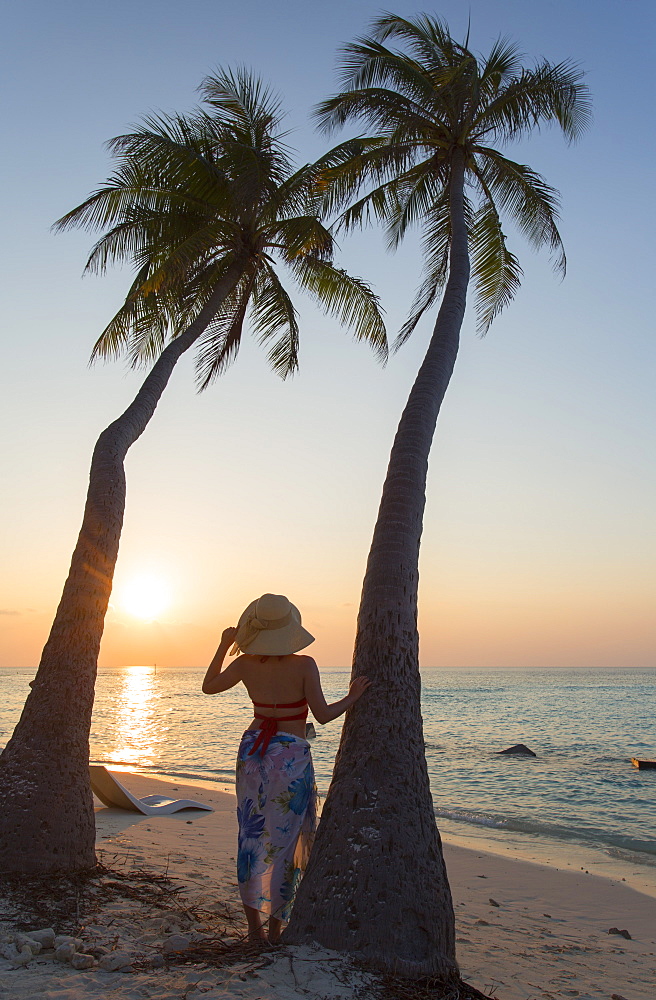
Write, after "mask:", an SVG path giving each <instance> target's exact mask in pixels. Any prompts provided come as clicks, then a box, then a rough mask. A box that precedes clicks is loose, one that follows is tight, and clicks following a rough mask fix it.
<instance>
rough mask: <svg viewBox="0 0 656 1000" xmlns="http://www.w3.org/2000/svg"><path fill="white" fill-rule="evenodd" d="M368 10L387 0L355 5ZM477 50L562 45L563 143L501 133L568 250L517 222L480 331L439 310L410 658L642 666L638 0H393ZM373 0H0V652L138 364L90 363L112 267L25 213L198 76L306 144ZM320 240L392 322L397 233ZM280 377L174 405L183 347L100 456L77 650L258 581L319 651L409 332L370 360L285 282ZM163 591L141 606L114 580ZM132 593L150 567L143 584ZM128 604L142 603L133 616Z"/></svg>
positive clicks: (650, 220)
mask: <svg viewBox="0 0 656 1000" xmlns="http://www.w3.org/2000/svg"><path fill="white" fill-rule="evenodd" d="M385 6H387V5H385ZM389 7H390V9H392V10H393V11H395V12H397V13H401V14H413V13H416V12H417V11H418V10H422V9H424V10H426V11H429V12H432V13H437V14H439V15H441V16H442V17H444V18H445V19H446V20H447V21H448V23H449V25H450V27H451V30H452V32H453V33H454V34H455V36H456V37H464V34H465V32H466V30H467V18H468V12H469V11H470V12H471V36H470V44H471V46H472V47H473V48H474V49H475V50H478V51H487V50H488V49H489V47H490V45H491V43H492V42H493V41H494V39H495V38H496V37H497V36H498V35H510V36H511V37H512V38H513V39H515V40H516V41H517V42H518V43H520V45H521V47H522V49H523V51H524V52H526V53H527V58H529V59H530V58H533V57H538V56H545V57H547V58H549V59H552V60H554V61H557V60H560V59H563V58H568V57H572V58H574V59H577V60H579V61H580V62H581V63H582V65H583V66H584V68H585V69H586V72H587V82H588V83H589V85H590V87H591V89H592V91H593V96H594V102H595V122H594V126H593V128H592V130H591V131H590V132H589V133H588V135H587V137H586V138H585V139H584V140H583V141H582V142H581V143H580V144H578V145H577V146H575V147H569V148H568V147H567V146H566V145H565V143H564V142H563V140H562V139H561V138H560V136H559V135H558V134H556V133H555V132H545V133H543V134H541V135H540V136H537V137H535V138H534V139H533V140H531V141H530V142H528V143H526V144H525V145H523V146H522V147H521V148H520V149H517V150H515V151H514V155H516V156H517V157H518V158H520V159H523V160H524V161H525V162H528V163H530V164H531V165H532V166H533V167H534V168H535V169H537V170H539V171H541V172H542V173H544V174H545V175H546V177H547V179H548V180H549V182H550V183H552V184H553V185H555V186H556V187H558V188H559V189H560V191H561V193H562V199H563V212H562V214H563V219H562V227H561V231H562V234H563V237H564V240H565V245H566V249H567V254H568V262H569V271H568V276H567V278H566V279H565V281H564V282H560V281H559V280H558V279H556V278H555V277H554V276H553V275H552V273H551V271H550V268H549V264H548V262H547V260H546V258H545V259H542V258H540V257H536V256H534V255H533V253H532V251H531V250H530V249H528V248H527V247H526V246H525V245H523V244H522V243H521V241H518V240H515V241H514V243H513V249H515V250H516V251H518V252H519V253H520V257H521V260H522V263H523V265H524V269H525V280H524V285H523V288H522V290H521V291H520V293H519V296H518V298H517V300H516V302H515V303H514V304H513V305H512V306H511V307H510V308H509V309H508V310H507V311H506V312H505V313H504V314H503V315H502V317H501V318H500V319H498V320H497V321H496V322H495V324H494V325H493V327H492V330H491V332H490V333H489V334H488V336H487V338H485V339H483V340H480V339H478V338H477V337H476V335H475V322H474V317H473V315H472V314H471V313H468V315H467V317H466V320H465V324H464V329H463V345H462V352H461V355H460V358H459V360H458V364H457V366H456V372H455V375H454V379H453V381H452V384H451V387H450V389H449V392H448V395H447V398H446V401H445V405H444V407H443V412H442V415H441V417H440V420H439V424H438V429H437V434H436V439H435V444H434V447H433V452H432V457H431V464H430V477H429V495H428V504H427V507H426V517H425V528H424V537H423V548H422V561H421V582H420V632H421V660H422V664H423V665H425V666H459V665H499V666H504V665H534V666H540V665H583V666H591V667H592V666H595V665H599V666H601V665H619V666H632V665H635V666H643V665H645V666H649V665H653V664H654V621H655V620H656V615H654V607H655V600H654V598H655V596H656V594H655V590H656V585H655V574H654V565H655V560H654V556H655V555H656V552H655V551H654V550H655V548H656V541H655V538H656V535H655V532H654V510H656V474H655V472H654V443H655V437H656V435H655V433H654V426H655V421H654V417H655V415H656V414H655V409H656V406H655V395H654V367H655V365H654V362H655V360H656V344H655V341H654V336H653V326H654V323H653V312H654V301H653V299H654V296H653V287H654V263H655V260H654V242H653V232H654V221H655V220H654V197H653V185H654V170H653V163H654V162H655V157H654V152H655V150H654V145H655V139H654V128H653V103H654V83H653V72H652V70H653V63H654V51H653V39H654V29H655V28H656V24H655V21H656V16H655V10H656V8H654V5H653V3H652V2H651V0H649V2H647V0H594V2H591V0H551V2H548V3H547V2H541V0H534V2H531V3H527V2H526V0H505V2H504V0H471V2H470V3H469V4H463V3H461V2H460V0H444V2H442V3H440V4H439V6H432V5H425V6H423V7H422V5H420V4H415V3H414V2H413V3H409V2H407V0H398V2H397V3H393V4H392V3H390V4H389ZM380 10H381V5H379V4H378V3H373V2H370V0H360V2H357V3H355V2H347V0H332V2H331V3H323V2H322V3H319V2H316V0H303V2H297V0H280V2H278V3H277V4H271V3H268V2H264V0H241V2H240V3H234V2H231V3H227V2H225V0H188V2H186V3H184V4H181V3H179V2H177V0H175V2H174V0H158V2H156V3H155V2H154V0H129V2H128V0H108V2H107V3H105V4H93V3H88V2H87V3H82V2H81V0H60V2H57V3H52V2H50V0H23V2H21V3H14V4H8V5H6V7H5V16H4V21H5V24H4V52H3V54H2V59H1V60H0V68H1V71H2V74H3V76H4V81H3V83H4V86H3V93H4V95H5V100H4V108H3V112H2V115H3V119H4V120H3V128H2V134H3V139H4V154H3V157H2V161H1V162H2V171H3V183H2V185H1V187H0V198H2V202H3V220H4V221H3V226H2V237H1V242H2V266H1V267H0V280H2V283H3V296H2V301H3V308H2V326H3V354H2V357H3V364H2V370H1V372H0V380H1V387H0V406H1V407H2V427H3V431H4V433H3V434H2V442H1V444H0V448H1V456H0V461H1V463H2V488H1V493H2V519H1V521H0V531H1V533H2V539H1V552H2V555H1V563H0V566H1V573H0V664H2V665H17V666H18V665H35V664H36V663H37V662H38V659H39V655H40V651H41V648H42V645H43V643H44V641H45V639H46V638H47V633H48V629H49V625H50V623H51V621H52V617H53V614H54V611H55V608H56V605H57V602H58V600H59V596H60V593H61V588H62V585H63V581H64V578H65V575H66V572H67V568H68V562H69V559H70V554H71V552H72V549H73V546H74V543H75V539H76V536H77V532H78V529H79V525H80V521H81V515H82V508H83V502H84V495H85V490H86V480H87V474H88V466H89V460H90V456H91V451H92V448H93V444H94V441H95V439H96V437H97V435H98V434H99V432H100V431H101V430H102V428H103V427H105V426H106V425H107V423H109V422H110V421H111V420H112V419H113V418H114V417H115V416H117V415H118V414H119V413H120V412H121V411H122V409H123V408H124V407H125V406H126V405H127V404H128V402H129V401H130V399H131V398H132V396H133V395H134V393H135V391H136V389H137V387H138V385H139V382H140V377H141V376H139V374H135V373H133V372H130V371H128V370H127V368H126V366H125V364H123V363H121V362H118V363H113V364H109V365H97V366H95V367H94V368H91V369H89V368H88V367H87V360H88V357H89V352H90V350H91V347H92V345H93V343H94V341H95V339H96V337H97V336H98V334H99V333H100V331H101V330H102V329H103V327H104V325H105V324H106V322H107V320H108V319H109V318H110V317H111V315H112V314H113V313H114V311H115V310H116V308H117V307H118V306H119V304H120V302H121V299H122V296H123V295H124V294H125V291H126V290H127V287H128V283H129V280H130V276H129V274H128V272H127V271H123V272H115V273H113V274H111V275H109V276H108V277H105V278H94V277H87V278H84V279H82V278H81V272H82V269H83V265H84V261H85V259H86V253H87V252H88V250H89V248H90V246H91V243H92V237H91V236H90V235H89V234H85V233H83V232H73V233H68V234H65V235H58V236H55V235H53V234H52V233H51V232H50V231H49V227H50V225H51V223H52V222H53V221H54V220H55V219H56V218H58V217H59V216H61V215H62V214H63V213H64V212H66V211H68V210H69V209H70V208H72V207H73V206H74V205H76V204H78V203H79V202H80V201H81V200H82V199H83V198H84V197H85V196H86V195H87V194H88V193H89V192H90V191H91V190H92V189H93V188H94V187H95V186H96V185H97V184H98V183H100V182H102V181H103V180H104V179H105V178H106V177H107V175H108V173H109V172H110V170H111V161H110V159H109V157H108V154H107V152H106V150H105V149H104V147H103V143H104V142H105V141H106V140H107V139H109V138H111V137H112V136H114V135H117V134H120V133H121V132H123V131H126V130H127V129H128V128H129V126H130V124H131V123H134V122H135V121H137V120H138V118H139V116H140V115H141V114H143V113H147V112H148V111H151V110H153V109H164V110H167V111H173V110H175V111H185V110H188V109H190V108H191V107H192V106H193V105H194V103H195V102H196V99H197V98H196V93H195V89H196V87H197V86H198V84H199V83H200V81H201V79H202V78H203V76H204V75H205V74H206V73H208V72H210V71H211V70H212V69H213V68H215V67H217V66H235V65H238V64H244V65H247V66H249V67H251V68H252V69H254V70H255V71H256V72H258V73H259V74H260V75H261V76H262V77H263V78H264V79H265V80H266V81H268V82H269V83H271V84H272V86H273V87H274V88H275V89H276V90H277V91H278V92H279V93H280V94H281V96H282V98H283V100H284V104H285V106H286V107H287V108H288V111H289V118H288V123H289V127H290V128H291V129H292V130H293V131H292V136H291V139H290V141H291V142H292V143H293V144H294V145H295V147H296V148H297V149H298V151H299V161H302V160H307V159H311V158H312V157H314V156H315V155H317V154H319V153H320V152H321V151H322V150H323V149H324V148H325V142H326V140H325V139H323V138H322V137H321V136H320V135H318V134H317V133H316V132H315V131H314V130H313V127H312V124H311V121H310V116H309V113H310V110H311V108H312V106H313V105H314V104H315V103H316V102H317V101H318V100H320V99H322V98H323V97H324V96H325V95H327V94H328V93H331V92H333V91H334V89H335V88H336V77H335V65H336V58H337V50H338V48H339V45H340V44H341V43H343V42H345V41H348V40H349V39H351V38H352V37H353V36H354V35H356V34H358V33H360V32H362V31H363V30H365V28H366V26H367V24H368V22H369V21H370V19H371V18H372V17H373V16H374V15H375V14H376V13H378V12H379V11H380ZM340 261H341V262H342V263H343V265H344V266H346V267H347V268H349V269H350V270H351V272H353V273H356V274H359V275H361V276H363V277H365V278H367V279H368V280H369V281H371V282H372V283H373V285H374V286H375V288H376V289H377V291H378V292H379V294H380V295H381V298H382V301H383V304H384V306H385V309H386V311H387V317H388V320H389V326H390V331H391V332H392V333H393V332H395V330H396V329H397V328H398V326H399V325H400V323H401V322H402V320H403V318H404V317H405V314H406V311H407V309H408V307H409V304H410V302H411V299H412V296H413V292H414V289H415V287H416V284H417V282H418V276H419V261H418V257H417V253H416V248H415V246H414V245H413V243H412V241H411V242H410V243H408V245H407V246H406V247H404V248H402V249H401V251H399V252H398V253H397V254H396V255H394V256H390V255H387V254H386V253H385V252H384V250H383V249H382V240H381V237H380V233H378V232H376V231H371V232H369V233H366V234H364V235H362V236H358V237H356V238H349V239H348V240H345V241H344V242H343V247H342V254H341V257H340ZM297 302H298V305H299V307H300V309H301V317H302V356H301V372H300V374H299V375H298V376H297V377H296V378H295V379H293V380H292V381H289V382H287V383H282V382H280V380H278V379H277V378H276V377H275V376H274V375H273V374H271V373H270V372H269V371H268V370H267V367H266V364H265V361H264V358H263V356H262V354H261V353H260V352H259V350H258V348H257V347H256V345H254V344H253V343H252V342H251V341H250V340H248V341H246V342H245V344H244V347H243V348H242V352H241V354H240V356H239V358H238V360H237V363H236V364H235V365H234V366H233V368H232V369H231V370H230V371H229V372H228V373H227V375H226V376H225V377H223V378H222V379H221V380H220V381H219V382H217V383H216V384H215V385H214V386H213V387H212V388H211V389H209V390H208V391H207V392H205V393H204V394H203V395H201V396H198V395H197V394H196V393H195V390H194V385H193V367H192V361H191V359H190V358H187V359H184V360H183V361H182V362H181V363H180V365H179V366H178V370H177V371H176V372H175V373H174V376H173V379H172V382H171V384H170V385H169V388H168V389H167V390H166V394H165V396H164V398H163V400H162V402H161V403H160V406H159V408H158V411H157V412H156V414H155V416H154V418H153V420H152V421H151V424H150V426H149V427H148V429H147V431H146V433H145V434H144V435H143V437H142V438H141V439H140V441H139V442H137V444H136V445H135V446H134V447H133V448H132V450H131V451H130V453H129V456H128V461H127V476H128V501H127V511H126V520H125V528H124V533H123V539H122V543H121V552H120V555H119V563H118V567H117V572H116V578H115V592H114V595H113V598H112V606H111V608H110V612H109V614H108V618H107V626H106V631H105V638H104V640H103V646H102V649H101V657H100V663H101V666H113V665H121V664H131V663H153V662H157V663H160V664H162V665H164V664H169V665H175V664H180V665H195V664H198V665H201V664H204V663H205V662H207V661H208V660H209V658H210V657H211V655H212V654H213V652H214V648H215V646H216V643H217V642H218V638H219V634H220V630H221V629H222V628H223V627H224V626H225V625H228V624H233V623H234V622H235V619H236V618H237V616H238V615H239V613H240V611H241V610H242V609H243V607H244V606H245V605H246V604H247V603H249V602H250V601H251V600H252V599H253V598H254V597H257V596H259V594H260V593H262V592H264V591H273V592H277V593H286V594H287V595H288V596H289V597H290V598H291V599H292V600H293V601H294V602H295V603H297V604H298V605H299V606H300V608H301V610H302V611H303V614H304V622H305V623H306V624H307V627H308V628H309V629H310V631H312V632H313V633H314V634H315V635H316V636H317V642H316V643H315V645H314V646H313V647H312V650H313V652H314V654H315V656H316V657H317V659H318V661H319V662H320V663H323V664H325V665H333V666H338V665H347V664H348V663H350V659H351V650H352V642H353V636H354V631H355V615H356V611H357V603H358V599H359V592H360V587H361V582H362V576H363V571H364V563H365V558H366V553H367V550H368V546H369V542H370V536H371V530H372V527H373V523H374V519H375V516H376V510H377V506H378V501H379V495H380V488H381V484H382V480H383V476H384V472H385V468H386V463H387V457H388V453H389V448H390V445H391V441H392V437H393V433H394V429H395V426H396V422H397V420H398V417H399V414H400V412H401V409H402V406H403V402H404V400H405V397H406V395H407V392H408V390H409V387H410V385H411V382H412V379H413V376H414V373H415V372H416V369H417V366H418V364H419V361H420V359H421V357H422V354H423V351H424V350H425V347H426V343H427V338H428V335H429V332H430V322H424V323H423V325H422V326H421V327H420V328H419V329H418V331H417V332H416V334H415V335H414V338H413V340H412V341H411V342H410V343H409V344H407V345H406V347H405V348H404V349H403V350H402V351H401V352H400V353H399V354H397V355H396V356H394V357H393V358H392V359H391V361H390V363H389V365H388V366H387V368H386V369H381V368H380V367H379V366H378V365H377V364H376V362H375V361H374V358H373V356H372V355H371V352H370V351H369V350H368V349H367V348H366V347H365V346H363V345H360V344H356V343H354V342H353V341H352V340H351V339H350V338H349V335H348V334H347V333H346V332H344V331H342V330H340V329H339V328H338V327H337V325H336V324H335V323H334V322H332V321H330V320H327V319H325V318H324V317H323V316H322V315H321V314H319V313H317V312H316V311H315V310H314V309H313V308H312V307H311V306H310V305H308V303H307V302H305V301H303V300H302V299H301V298H300V297H299V298H298V300H297ZM145 573H147V574H150V575H151V578H152V579H154V581H155V583H157V584H159V585H160V586H161V587H162V588H163V589H164V590H165V591H167V592H168V594H169V603H168V606H167V607H166V608H165V609H162V610H161V611H160V612H159V613H158V614H156V615H155V617H154V619H153V620H152V621H147V620H145V619H144V617H143V616H144V615H145V611H144V612H142V617H138V615H136V614H135V613H134V612H135V611H138V610H139V609H138V608H137V604H136V602H135V599H134V597H133V598H132V600H130V599H129V595H128V591H129V588H130V586H131V585H132V584H133V583H134V580H135V578H138V577H140V576H141V575H142V574H145ZM153 586H155V584H153ZM145 616H146V617H148V616H147V615H145Z"/></svg>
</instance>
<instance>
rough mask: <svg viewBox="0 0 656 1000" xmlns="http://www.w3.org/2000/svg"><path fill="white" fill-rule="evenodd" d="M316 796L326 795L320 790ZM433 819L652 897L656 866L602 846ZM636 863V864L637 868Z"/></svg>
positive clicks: (513, 856)
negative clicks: (611, 852)
mask: <svg viewBox="0 0 656 1000" xmlns="http://www.w3.org/2000/svg"><path fill="white" fill-rule="evenodd" d="M92 763H103V764H104V766H105V767H107V768H108V769H109V770H111V771H116V772H117V773H118V772H122V773H124V774H134V775H140V776H144V777H146V778H149V779H150V780H152V781H162V782H167V783H176V784H186V785H189V786H192V787H199V788H206V789H207V790H208V791H216V790H218V791H221V792H225V793H226V794H228V795H232V796H233V797H234V781H233V782H230V781H229V780H224V779H216V780H210V779H203V778H196V777H194V778H192V777H188V776H187V775H185V776H184V777H177V776H175V775H169V774H164V773H161V772H157V773H155V772H152V771H145V770H139V769H135V768H134V767H132V766H130V765H127V764H126V765H118V764H113V763H111V762H110V763H107V762H106V761H95V760H94V761H93V762H92ZM320 795H321V800H322V801H323V799H324V798H325V793H323V792H321V793H320ZM436 823H437V826H438V829H439V831H440V836H441V838H442V841H443V843H444V844H452V845H454V846H458V847H462V848H463V849H466V850H471V851H475V852H483V853H485V854H491V855H493V856H494V857H499V858H503V859H506V860H510V861H512V860H520V861H525V862H526V863H528V864H539V865H543V866H544V867H547V868H550V869H553V870H554V871H564V872H570V873H572V874H576V873H577V872H583V873H586V874H593V875H595V876H596V877H598V878H604V879H608V880H609V881H611V882H613V883H622V884H626V885H627V886H628V887H630V888H632V889H634V890H635V891H636V892H639V893H641V894H643V895H646V896H650V897H651V898H653V899H654V900H656V865H649V864H644V863H641V862H633V861H632V860H631V859H626V860H624V859H619V858H613V857H612V856H610V855H608V854H607V853H606V852H605V851H604V850H603V849H601V848H599V849H595V848H593V847H587V846H585V845H583V844H576V843H575V842H573V841H563V842H562V843H559V842H554V841H549V840H547V839H546V838H545V839H544V840H537V839H533V838H530V837H529V836H528V835H525V836H522V835H521V834H518V833H514V832H511V831H509V832H507V833H505V834H503V833H498V834H496V835H495V833H493V832H490V830H489V829H488V828H487V827H471V828H470V827H469V826H465V825H464V824H463V827H464V829H462V830H461V829H459V827H460V825H461V824H458V823H456V822H455V821H453V820H445V819H444V818H442V817H436ZM636 866H638V868H637V870H636Z"/></svg>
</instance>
